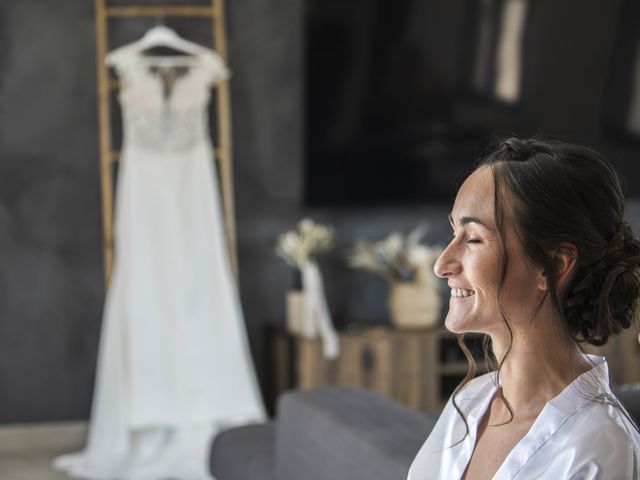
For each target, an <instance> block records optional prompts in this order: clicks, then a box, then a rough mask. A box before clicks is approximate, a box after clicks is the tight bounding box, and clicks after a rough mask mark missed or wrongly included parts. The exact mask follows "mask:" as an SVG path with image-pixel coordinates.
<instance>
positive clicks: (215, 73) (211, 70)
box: [202, 50, 231, 85]
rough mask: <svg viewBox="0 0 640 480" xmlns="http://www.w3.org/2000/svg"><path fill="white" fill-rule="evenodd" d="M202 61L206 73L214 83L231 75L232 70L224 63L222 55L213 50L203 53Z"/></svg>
mask: <svg viewBox="0 0 640 480" xmlns="http://www.w3.org/2000/svg"><path fill="white" fill-rule="evenodd" d="M202 62H203V68H204V71H205V75H206V76H207V79H208V80H209V82H210V83H211V84H212V85H215V84H217V83H220V82H222V81H224V80H227V79H228V78H229V77H230V76H231V72H230V71H229V69H228V68H227V66H226V65H225V64H224V61H223V60H222V57H221V56H220V55H219V54H218V53H216V52H214V51H213V50H211V51H208V52H206V54H205V55H203V59H202Z"/></svg>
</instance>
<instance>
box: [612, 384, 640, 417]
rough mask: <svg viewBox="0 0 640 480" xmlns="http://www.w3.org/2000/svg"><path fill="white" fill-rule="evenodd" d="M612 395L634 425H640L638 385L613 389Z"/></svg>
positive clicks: (639, 390) (639, 392)
mask: <svg viewBox="0 0 640 480" xmlns="http://www.w3.org/2000/svg"><path fill="white" fill-rule="evenodd" d="M613 393H615V394H616V397H618V400H620V403H621V404H622V406H623V407H624V408H625V410H626V411H627V412H628V413H629V415H631V418H632V419H633V421H634V422H635V423H636V425H640V383H634V384H628V385H622V386H621V387H618V388H616V389H614V390H613Z"/></svg>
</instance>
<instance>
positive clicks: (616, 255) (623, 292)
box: [565, 222, 640, 346]
mask: <svg viewBox="0 0 640 480" xmlns="http://www.w3.org/2000/svg"><path fill="white" fill-rule="evenodd" d="M639 267H640V240H638V239H637V238H635V237H634V236H633V231H632V230H631V227H630V225H629V224H628V223H627V222H622V225H621V226H620V228H619V229H618V231H617V232H616V233H615V234H614V235H613V237H612V238H611V239H610V241H609V243H608V245H607V248H606V251H605V254H604V255H603V257H602V258H601V259H600V260H598V261H597V262H595V263H594V264H592V265H590V266H587V267H586V268H588V273H587V274H586V275H585V276H584V277H583V279H582V281H581V282H580V283H578V284H577V285H575V286H574V288H573V289H572V291H571V293H570V294H569V296H568V297H567V301H566V304H565V317H566V318H567V320H568V321H569V325H570V327H571V330H572V332H573V333H574V335H575V336H576V337H577V340H578V341H581V342H588V343H591V344H593V345H597V346H599V345H604V344H605V343H606V342H607V340H608V338H609V337H610V336H611V335H616V334H618V333H620V332H621V331H622V330H623V329H626V328H629V327H630V326H631V322H632V321H633V320H634V315H635V312H636V308H637V306H638V300H637V299H638V298H639V297H640V276H639Z"/></svg>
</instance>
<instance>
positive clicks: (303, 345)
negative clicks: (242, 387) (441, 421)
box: [269, 326, 483, 411]
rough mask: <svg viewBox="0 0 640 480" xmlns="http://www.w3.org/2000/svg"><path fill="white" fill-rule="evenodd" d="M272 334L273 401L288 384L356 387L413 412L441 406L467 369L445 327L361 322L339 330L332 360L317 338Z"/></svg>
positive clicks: (479, 363)
mask: <svg viewBox="0 0 640 480" xmlns="http://www.w3.org/2000/svg"><path fill="white" fill-rule="evenodd" d="M269 337H270V343H271V345H270V353H271V362H272V365H271V379H270V381H271V386H272V393H271V395H270V397H271V398H270V400H271V401H273V400H275V398H276V397H277V396H278V395H279V394H280V393H282V392H283V391H285V390H287V389H290V388H314V387H319V386H327V385H335V386H355V387H363V388H369V389H371V390H374V391H376V392H378V393H381V394H383V395H386V396H388V397H390V398H394V399H396V400H398V401H400V402H401V403H404V404H405V405H407V406H408V407H410V408H412V409H414V410H420V411H430V410H438V409H440V408H442V406H443V405H444V403H445V402H446V400H447V398H448V397H449V395H450V394H451V392H452V391H453V388H455V386H456V385H457V384H458V382H459V381H460V380H461V379H462V378H463V377H464V375H465V373H466V371H467V362H466V360H465V358H464V355H463V354H462V352H461V351H460V349H459V347H458V345H457V342H456V338H455V335H454V334H452V333H450V332H448V331H447V330H445V329H444V328H435V329H429V330H396V329H393V328H391V327H389V326H371V327H364V326H363V327H359V328H357V329H354V330H349V331H344V332H340V333H339V339H340V355H339V357H338V358H336V359H333V360H328V359H326V358H324V357H323V356H322V345H321V342H320V340H319V339H313V340H308V339H304V338H300V337H292V336H291V335H288V334H287V333H285V332H284V331H282V330H279V331H273V332H271V335H270V336H269ZM476 338H479V337H476ZM482 365H483V363H482V362H481V361H479V362H478V366H479V367H480V368H481V366H482Z"/></svg>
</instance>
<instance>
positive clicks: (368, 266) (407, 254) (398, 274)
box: [348, 226, 440, 282]
mask: <svg viewBox="0 0 640 480" xmlns="http://www.w3.org/2000/svg"><path fill="white" fill-rule="evenodd" d="M425 233H426V228H425V227H424V226H419V227H416V228H415V229H413V230H412V231H411V232H410V233H409V234H407V235H406V236H405V235H403V234H401V233H399V232H394V233H391V234H390V235H389V236H388V237H387V238H385V239H383V240H380V241H377V242H365V241H359V242H357V244H356V246H355V248H354V249H353V251H352V253H351V254H350V255H349V257H348V263H349V265H350V266H351V267H353V268H362V269H364V270H368V271H370V272H373V273H375V274H377V275H379V276H381V277H383V278H385V279H386V280H387V281H389V282H415V281H419V280H420V278H419V277H420V274H421V271H424V270H425V269H428V270H430V269H431V268H432V266H433V262H434V261H435V259H436V258H437V256H438V254H439V252H440V248H438V247H429V246H426V245H423V244H421V243H420V241H421V240H422V237H424V235H425Z"/></svg>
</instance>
